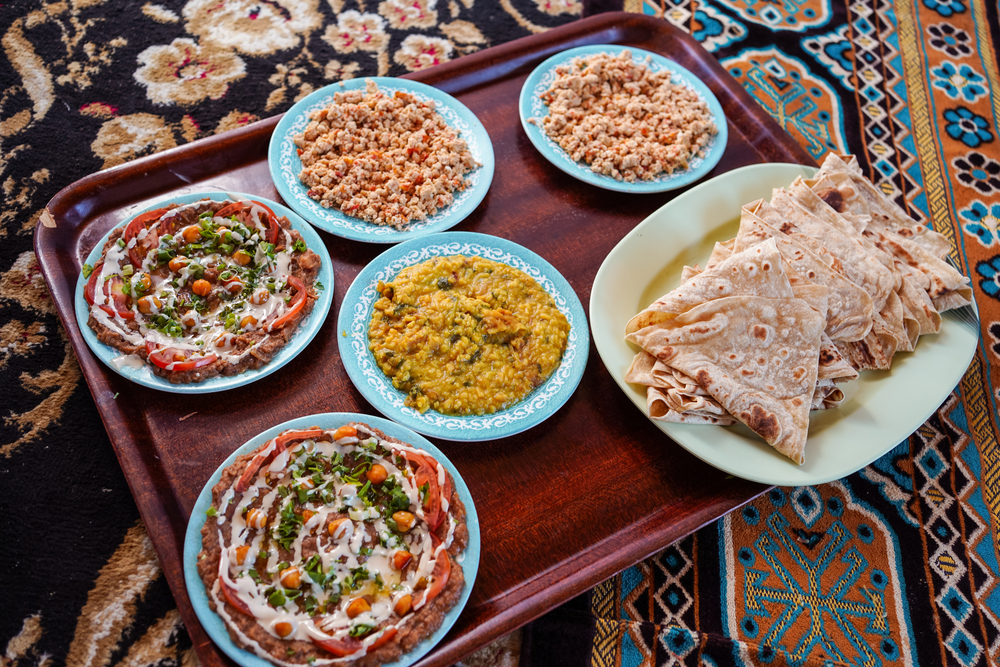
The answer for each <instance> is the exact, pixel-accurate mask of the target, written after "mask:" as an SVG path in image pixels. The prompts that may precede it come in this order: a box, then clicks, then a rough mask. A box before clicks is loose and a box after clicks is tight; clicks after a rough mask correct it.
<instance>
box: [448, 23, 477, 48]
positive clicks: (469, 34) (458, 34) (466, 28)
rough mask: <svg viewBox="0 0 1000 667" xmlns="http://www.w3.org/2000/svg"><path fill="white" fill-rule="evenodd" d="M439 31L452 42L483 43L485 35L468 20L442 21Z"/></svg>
mask: <svg viewBox="0 0 1000 667" xmlns="http://www.w3.org/2000/svg"><path fill="white" fill-rule="evenodd" d="M441 32H443V33H444V34H445V35H447V36H448V39H450V40H451V41H453V42H457V43H459V44H485V43H486V37H484V36H483V33H481V32H480V31H479V28H477V27H476V26H475V24H474V23H469V22H468V21H452V22H451V23H442V24H441Z"/></svg>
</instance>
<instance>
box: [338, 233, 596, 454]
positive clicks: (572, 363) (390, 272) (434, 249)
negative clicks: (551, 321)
mask: <svg viewBox="0 0 1000 667" xmlns="http://www.w3.org/2000/svg"><path fill="white" fill-rule="evenodd" d="M450 255H475V256H479V257H484V258H486V259H490V260H493V261H494V262H499V263H501V264H507V265H508V266H512V267H514V268H516V269H519V270H520V271H523V272H524V273H526V274H528V275H529V276H531V277H532V278H534V279H535V280H536V281H537V282H538V284H539V285H541V286H542V288H543V289H544V290H545V291H546V292H548V293H549V295H550V296H551V297H552V299H553V300H554V301H555V303H556V307H557V308H558V309H559V311H560V312H562V313H563V314H564V315H565V316H566V319H567V320H568V321H569V325H570V333H569V338H568V340H567V343H566V351H565V352H564V353H563V358H562V362H561V363H560V364H559V367H558V368H556V370H555V372H553V373H552V375H551V376H550V377H549V379H548V380H546V381H545V383H544V384H542V385H541V386H540V387H538V388H537V389H535V390H534V391H533V392H532V393H530V394H529V395H528V396H527V397H525V398H524V400H522V401H520V402H519V403H517V404H515V405H513V406H511V407H510V408H507V409H506V410H502V411H500V412H496V413H494V414H491V415H483V416H468V417H455V416H449V415H443V414H441V413H439V412H435V411H434V410H428V411H427V412H425V413H423V414H421V413H420V412H418V411H417V410H415V409H413V408H410V407H406V406H405V405H403V400H404V399H405V398H406V394H404V393H403V392H401V391H399V390H398V389H396V388H395V387H393V386H392V381H391V380H390V379H389V378H388V377H386V375H385V373H383V372H382V370H381V369H380V368H379V367H378V365H377V364H376V363H375V357H374V355H372V353H371V351H370V350H369V349H368V325H369V323H370V322H371V316H372V311H373V305H374V303H375V301H376V299H378V297H379V294H378V292H377V291H376V290H375V286H376V285H377V284H378V281H380V280H381V281H383V282H388V281H390V280H392V279H393V278H394V277H395V276H396V275H397V274H398V273H399V272H400V271H401V270H402V269H404V268H405V267H407V266H412V265H414V264H417V263H419V262H423V261H425V260H427V259H430V258H432V257H446V256H450ZM337 331H338V332H339V333H340V335H339V336H338V338H337V340H338V341H339V343H340V356H341V359H342V360H343V362H344V366H345V367H346V368H347V374H348V375H349V376H350V378H351V381H352V382H354V385H355V386H356V387H357V388H358V391H360V392H361V393H362V395H364V397H365V398H366V399H367V400H368V401H370V402H371V403H372V405H374V406H375V408H376V409H378V411H379V412H381V413H382V414H384V415H385V416H387V417H389V418H390V419H394V420H395V421H398V422H400V423H401V424H405V425H406V426H408V427H410V428H412V429H413V430H414V431H417V432H419V433H423V434H425V435H430V436H434V437H437V438H443V439H446V440H464V441H475V440H493V439H495V438H503V437H507V436H510V435H514V434H515V433H520V432H521V431H525V430H527V429H529V428H531V427H532V426H535V425H537V424H540V423H541V422H542V421H544V420H545V419H546V418H548V417H549V416H550V415H552V414H553V413H554V412H555V411H556V410H558V409H559V408H560V407H562V405H563V404H564V403H565V402H566V401H567V400H569V397H570V396H571V395H572V394H573V392H574V391H575V390H576V387H577V385H579V384H580V380H581V379H582V378H583V371H584V369H585V368H586V366H587V355H588V353H589V351H590V334H589V332H588V329H587V318H586V315H585V314H584V311H583V306H582V305H581V304H580V300H579V299H578V298H577V296H576V292H574V291H573V288H572V287H570V284H569V283H568V282H566V279H565V278H563V277H562V275H560V274H559V272H558V271H556V270H555V268H553V267H552V265H551V264H549V263H548V262H546V261H545V260H544V259H542V258H541V257H539V256H538V255H536V254H535V253H533V252H531V251H530V250H528V249H527V248H523V247H521V246H519V245H517V244H516V243H511V242H510V241H506V240H504V239H500V238H496V237H493V236H487V235H485V234H474V233H471V232H448V233H445V234H439V235H435V236H433V237H429V238H425V239H414V240H413V241H409V242H407V243H403V244H401V245H399V246H397V247H395V248H392V249H390V250H388V251H386V252H384V253H382V254H381V255H379V256H378V257H376V258H375V259H374V260H372V262H371V263H370V264H369V265H368V266H367V267H365V269H364V270H363V271H362V272H361V273H360V274H358V277H357V278H356V279H355V280H354V282H353V283H352V284H351V286H350V288H349V289H348V290H347V295H346V296H345V297H344V303H343V305H342V306H341V309H340V318H339V320H338V322H337Z"/></svg>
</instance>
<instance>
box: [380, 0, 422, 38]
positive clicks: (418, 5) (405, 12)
mask: <svg viewBox="0 0 1000 667" xmlns="http://www.w3.org/2000/svg"><path fill="white" fill-rule="evenodd" d="M378 13H379V14H381V15H382V16H384V17H385V18H386V19H388V20H389V25H390V26H392V27H393V28H396V29H397V30H412V29H413V28H433V27H434V26H436V25H437V0H384V2H380V3H378ZM411 36H412V35H411Z"/></svg>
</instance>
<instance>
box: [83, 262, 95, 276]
mask: <svg viewBox="0 0 1000 667" xmlns="http://www.w3.org/2000/svg"><path fill="white" fill-rule="evenodd" d="M93 272H94V267H92V266H91V265H90V264H84V265H83V277H84V278H89V277H90V274H91V273H93Z"/></svg>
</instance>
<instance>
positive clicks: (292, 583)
mask: <svg viewBox="0 0 1000 667" xmlns="http://www.w3.org/2000/svg"><path fill="white" fill-rule="evenodd" d="M278 581H280V582H281V585H282V586H284V587H285V588H298V587H299V584H300V583H302V575H301V574H299V568H297V567H288V568H285V569H284V570H282V571H281V574H280V575H278Z"/></svg>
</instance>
